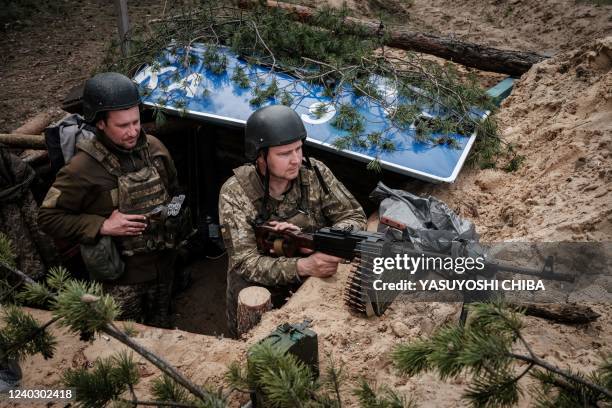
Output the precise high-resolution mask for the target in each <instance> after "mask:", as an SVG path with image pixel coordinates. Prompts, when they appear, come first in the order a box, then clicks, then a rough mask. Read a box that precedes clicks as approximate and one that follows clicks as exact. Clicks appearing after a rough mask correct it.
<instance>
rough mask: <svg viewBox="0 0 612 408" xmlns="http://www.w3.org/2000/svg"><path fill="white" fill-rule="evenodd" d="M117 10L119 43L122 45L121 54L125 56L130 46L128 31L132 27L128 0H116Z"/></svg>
mask: <svg viewBox="0 0 612 408" xmlns="http://www.w3.org/2000/svg"><path fill="white" fill-rule="evenodd" d="M115 10H116V11H117V27H118V29H119V44H120V45H121V54H122V55H123V56H124V57H127V56H128V54H129V48H130V47H129V43H128V38H127V33H128V31H129V29H130V18H129V16H128V7H127V0H115Z"/></svg>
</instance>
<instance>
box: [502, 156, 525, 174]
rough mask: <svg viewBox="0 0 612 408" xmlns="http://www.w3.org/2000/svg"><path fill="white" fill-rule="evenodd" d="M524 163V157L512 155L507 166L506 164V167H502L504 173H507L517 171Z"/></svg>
mask: <svg viewBox="0 0 612 408" xmlns="http://www.w3.org/2000/svg"><path fill="white" fill-rule="evenodd" d="M524 161H525V156H523V155H521V154H516V155H514V157H512V159H510V161H509V162H508V164H506V166H505V167H504V171H506V172H508V173H511V172H514V171H517V170H518V169H519V168H520V167H521V165H522V164H523V162H524Z"/></svg>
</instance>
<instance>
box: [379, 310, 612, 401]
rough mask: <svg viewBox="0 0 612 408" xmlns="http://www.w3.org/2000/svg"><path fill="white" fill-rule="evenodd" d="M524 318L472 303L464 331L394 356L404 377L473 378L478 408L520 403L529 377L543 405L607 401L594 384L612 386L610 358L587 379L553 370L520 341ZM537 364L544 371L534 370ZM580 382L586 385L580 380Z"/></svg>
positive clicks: (470, 393)
mask: <svg viewBox="0 0 612 408" xmlns="http://www.w3.org/2000/svg"><path fill="white" fill-rule="evenodd" d="M521 315H522V313H521V312H520V311H519V312H514V311H512V310H509V309H508V308H507V307H506V306H505V305H504V303H503V302H499V301H496V302H492V303H475V304H471V305H469V315H468V316H469V318H468V321H467V322H466V326H465V327H463V326H445V327H443V328H441V329H440V330H438V331H437V332H436V333H434V335H433V336H432V337H431V338H429V339H427V340H417V341H415V342H413V343H410V344H404V345H400V346H398V347H396V349H395V350H394V351H393V353H392V356H391V358H392V360H393V362H394V364H395V366H396V368H397V369H398V370H399V371H400V372H401V373H403V374H407V375H410V376H413V375H417V374H420V373H423V372H426V371H434V372H436V373H437V374H438V376H439V377H440V378H441V379H443V380H445V379H449V378H457V377H460V376H462V377H463V376H466V375H467V376H471V381H470V383H469V384H468V387H467V390H466V392H465V393H464V398H466V399H467V400H468V401H469V402H470V404H471V405H472V406H474V407H509V406H514V405H516V404H517V403H518V401H519V398H520V396H521V395H522V393H523V391H522V389H521V386H520V383H519V380H520V379H521V378H522V377H524V376H525V375H526V374H531V375H532V376H533V377H534V378H536V379H537V380H538V381H539V385H538V386H536V387H532V390H531V393H532V394H533V395H534V396H535V397H536V400H537V401H538V406H540V407H575V406H585V405H589V404H590V405H597V402H598V401H606V398H608V397H606V396H605V395H604V394H603V393H602V392H600V391H598V390H597V389H596V388H594V386H593V385H599V386H600V387H602V388H604V389H605V388H606V387H609V385H610V376H612V374H611V373H612V363H611V360H610V358H608V359H607V360H605V361H604V363H603V364H602V366H601V367H600V369H599V370H597V371H595V372H594V373H591V374H590V375H589V376H588V377H585V376H584V375H582V374H580V373H573V372H571V371H563V370H560V369H557V368H554V369H551V368H550V367H551V366H550V365H548V364H547V363H546V362H543V360H540V359H539V358H538V357H537V356H536V355H534V354H532V352H531V351H530V350H531V349H530V347H529V345H528V344H527V343H526V342H525V340H524V339H523V338H522V336H521V329H522V328H523V324H522V321H521ZM517 341H520V342H521V343H522V345H523V347H525V348H526V349H527V350H528V351H529V355H528V356H523V359H521V361H524V359H525V358H526V359H527V361H531V363H529V364H528V365H527V366H526V367H520V366H517V365H516V364H515V362H516V361H517V357H516V355H515V354H513V350H514V348H515V347H514V345H515V343H516V342H517ZM535 365H540V366H541V367H543V368H545V370H544V371H542V370H535V369H533V370H532V368H533V367H534V366H535ZM577 378H581V379H584V380H587V381H586V382H580V381H577V380H576V379H577ZM589 382H590V384H591V385H589ZM608 389H609V388H608ZM608 400H609V398H608Z"/></svg>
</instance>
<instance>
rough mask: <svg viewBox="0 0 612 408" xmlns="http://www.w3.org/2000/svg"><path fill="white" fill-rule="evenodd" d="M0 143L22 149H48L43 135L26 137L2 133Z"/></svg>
mask: <svg viewBox="0 0 612 408" xmlns="http://www.w3.org/2000/svg"><path fill="white" fill-rule="evenodd" d="M0 143H1V144H4V145H7V146H9V147H16V148H20V149H46V148H47V145H46V144H45V137H44V136H43V135H24V134H19V133H0Z"/></svg>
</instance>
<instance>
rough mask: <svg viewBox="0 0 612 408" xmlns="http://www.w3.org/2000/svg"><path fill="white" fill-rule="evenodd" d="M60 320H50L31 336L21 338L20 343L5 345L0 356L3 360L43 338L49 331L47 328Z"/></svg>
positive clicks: (54, 318)
mask: <svg viewBox="0 0 612 408" xmlns="http://www.w3.org/2000/svg"><path fill="white" fill-rule="evenodd" d="M59 319H60V318H59V317H57V316H56V317H53V318H52V319H51V320H49V321H48V322H46V323H45V324H43V325H42V326H39V327H38V328H36V329H35V330H34V331H32V332H30V333H29V334H27V335H25V336H24V337H22V338H20V339H19V340H18V341H15V342H13V343H11V344H8V345H5V346H4V347H3V350H0V356H1V357H2V358H4V357H6V356H8V355H10V354H11V353H12V352H14V351H15V350H17V349H19V348H22V347H23V346H24V345H26V344H27V343H29V342H30V341H32V340H34V339H36V338H37V337H39V336H41V335H42V334H44V333H45V330H47V328H49V327H50V326H51V325H52V324H53V323H55V322H57V321H58V320H59ZM52 354H53V353H50V354H48V355H46V356H45V359H46V358H49V357H51V356H52Z"/></svg>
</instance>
